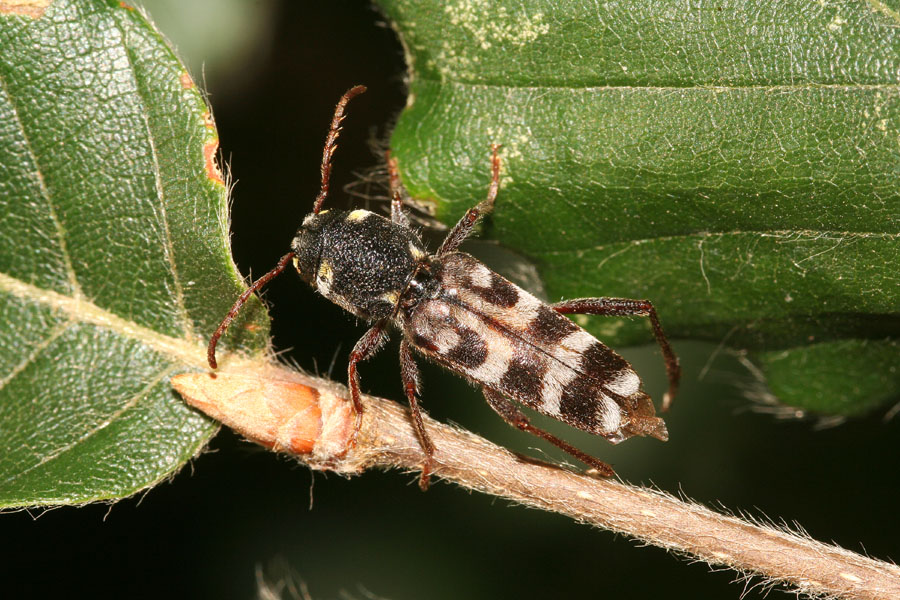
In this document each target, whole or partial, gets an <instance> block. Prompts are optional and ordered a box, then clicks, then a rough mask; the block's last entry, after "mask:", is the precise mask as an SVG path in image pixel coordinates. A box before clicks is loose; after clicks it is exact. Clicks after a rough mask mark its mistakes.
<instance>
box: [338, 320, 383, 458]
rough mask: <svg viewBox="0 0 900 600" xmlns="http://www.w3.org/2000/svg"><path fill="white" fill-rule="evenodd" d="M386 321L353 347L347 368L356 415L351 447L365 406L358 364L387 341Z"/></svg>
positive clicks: (364, 335)
mask: <svg viewBox="0 0 900 600" xmlns="http://www.w3.org/2000/svg"><path fill="white" fill-rule="evenodd" d="M385 324H386V323H385V321H384V320H381V321H378V322H377V323H375V325H373V326H372V327H371V328H370V329H369V330H368V331H367V332H366V333H365V334H363V336H362V337H361V338H359V341H358V342H356V345H355V346H353V351H352V352H350V364H349V366H348V367H347V386H348V387H349V388H350V401H351V402H353V411H354V412H355V413H356V424H355V426H354V428H353V437H352V439H351V440H350V447H352V446H354V445H355V444H356V436H357V434H358V433H359V428H360V426H361V425H362V414H363V405H362V398H361V394H360V391H359V372H358V371H357V370H356V365H357V363H360V362H362V361H364V360H366V359H368V358H371V357H372V355H374V354H375V353H376V352H378V350H379V348H381V346H382V345H383V344H384V342H386V341H387V335H385V333H384V327H385Z"/></svg>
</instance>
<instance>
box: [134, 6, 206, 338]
mask: <svg viewBox="0 0 900 600" xmlns="http://www.w3.org/2000/svg"><path fill="white" fill-rule="evenodd" d="M116 26H117V27H118V29H119V34H120V35H121V39H122V40H123V48H124V53H125V56H126V57H127V59H128V66H129V70H130V73H131V76H132V80H133V82H134V90H135V95H136V96H137V98H138V99H139V100H140V103H141V110H140V114H141V118H142V119H143V121H144V126H145V127H146V132H147V143H148V144H150V156H151V157H152V160H153V180H154V185H155V187H156V197H157V199H158V200H159V210H160V213H161V215H160V219H161V221H162V223H161V224H162V229H163V236H164V238H165V239H164V243H163V253H164V255H165V258H166V262H167V263H168V265H169V270H170V271H171V273H172V281H173V285H174V288H175V289H174V292H175V305H176V306H177V309H178V312H179V314H180V315H181V319H182V326H183V327H184V334H185V337H187V338H192V337H193V334H194V327H193V323H192V321H191V318H190V315H189V313H188V310H187V305H186V303H185V299H184V288H183V287H182V285H181V277H180V276H179V273H178V265H177V263H176V261H175V245H174V244H173V243H172V232H171V230H170V229H169V214H168V211H167V210H166V193H165V188H164V186H163V182H162V179H161V177H160V169H161V167H160V162H159V151H158V150H157V148H156V140H155V138H154V134H153V129H152V127H151V125H150V115H149V112H150V111H149V108H148V104H147V100H146V98H145V97H144V93H143V90H142V89H141V86H140V84H139V83H138V77H137V68H136V67H135V64H134V61H133V60H132V54H131V50H130V49H129V48H128V46H127V45H126V44H124V40H125V37H126V32H125V31H124V29H123V28H122V24H121V23H120V22H119V21H118V20H116Z"/></svg>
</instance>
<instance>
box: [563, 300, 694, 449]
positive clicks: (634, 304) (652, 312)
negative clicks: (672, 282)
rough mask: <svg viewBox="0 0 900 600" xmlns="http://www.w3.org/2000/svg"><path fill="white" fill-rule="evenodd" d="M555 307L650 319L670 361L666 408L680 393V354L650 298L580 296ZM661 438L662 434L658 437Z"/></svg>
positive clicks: (612, 315)
mask: <svg viewBox="0 0 900 600" xmlns="http://www.w3.org/2000/svg"><path fill="white" fill-rule="evenodd" d="M551 308H553V310H555V311H556V312H558V313H561V314H581V315H602V316H607V317H631V316H641V317H648V318H649V319H650V325H651V326H652V327H653V335H655V336H656V342H657V343H658V344H659V348H660V350H662V355H663V359H664V360H665V361H666V375H667V376H668V378H669V390H668V391H667V392H666V394H665V395H664V396H663V400H662V410H663V411H666V410H668V409H669V406H670V405H671V404H672V400H673V399H674V398H675V394H676V393H678V384H679V382H680V381H681V366H680V365H679V364H678V357H677V356H675V351H674V350H672V346H670V345H669V340H668V338H667V337H666V334H665V333H664V332H663V329H662V325H660V324H659V317H658V316H657V315H656V309H655V308H654V307H653V304H651V303H650V301H649V300H632V299H630V298H577V299H574V300H565V301H563V302H559V303H557V304H553V305H551ZM654 437H659V436H654ZM660 439H662V438H660Z"/></svg>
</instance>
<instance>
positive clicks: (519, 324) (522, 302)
mask: <svg viewBox="0 0 900 600" xmlns="http://www.w3.org/2000/svg"><path fill="white" fill-rule="evenodd" d="M517 291H518V292H519V299H518V300H517V301H516V304H515V306H513V307H512V308H511V309H510V310H509V311H507V313H506V315H507V316H506V318H505V319H503V322H504V324H505V325H508V326H510V327H514V328H516V329H527V328H528V326H529V325H531V323H532V322H533V321H534V320H535V319H537V316H538V310H539V309H540V308H541V301H540V300H538V299H537V298H535V297H534V296H532V295H531V294H529V293H527V292H525V291H524V290H517Z"/></svg>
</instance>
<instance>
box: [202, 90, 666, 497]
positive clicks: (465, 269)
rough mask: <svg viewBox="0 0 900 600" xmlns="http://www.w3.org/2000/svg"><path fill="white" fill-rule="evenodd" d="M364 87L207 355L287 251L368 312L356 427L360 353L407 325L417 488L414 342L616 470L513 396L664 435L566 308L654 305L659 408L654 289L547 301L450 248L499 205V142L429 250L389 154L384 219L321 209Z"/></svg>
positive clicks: (644, 310)
mask: <svg viewBox="0 0 900 600" xmlns="http://www.w3.org/2000/svg"><path fill="white" fill-rule="evenodd" d="M365 90H366V88H365V87H364V86H361V85H360V86H356V87H354V88H351V89H350V90H349V91H348V92H347V93H346V94H344V95H343V97H341V99H340V101H339V102H338V104H337V107H336V108H335V111H334V117H333V118H332V120H331V127H330V129H329V131H328V136H327V137H326V138H325V149H324V152H323V155H322V167H321V174H322V184H321V188H320V190H319V194H318V196H317V197H316V200H315V202H314V203H313V210H312V213H310V214H309V215H307V216H306V217H305V218H304V219H303V224H302V225H301V226H300V229H299V230H298V231H297V235H296V237H294V240H293V241H292V242H291V251H290V252H288V253H287V254H285V255H284V256H283V257H282V258H281V260H279V261H278V264H277V266H276V267H275V268H274V269H272V270H271V271H269V272H268V273H266V274H265V275H263V276H262V277H260V278H259V279H258V280H257V281H256V282H255V283H253V284H252V285H251V286H250V288H249V289H248V290H246V291H245V292H244V293H243V294H241V296H240V298H238V300H237V301H236V302H235V304H234V306H233V307H232V308H231V310H230V311H229V312H228V315H227V316H226V317H225V319H224V320H223V321H222V324H221V325H219V327H218V329H216V331H215V333H214V334H213V336H212V338H211V339H210V341H209V351H208V355H207V358H208V360H209V365H210V366H211V367H212V368H213V369H215V368H216V355H215V352H216V343H217V342H218V340H219V337H220V336H221V335H222V334H223V333H224V332H225V329H226V328H227V327H228V324H229V323H230V322H231V321H232V319H234V317H235V315H236V314H237V312H238V311H239V310H240V308H241V306H242V305H243V304H244V303H245V302H246V301H247V298H249V297H250V294H252V293H253V292H255V291H256V290H258V289H260V288H261V287H262V286H263V285H265V284H266V283H267V282H268V281H270V280H271V279H272V278H273V277H275V276H277V275H278V274H279V273H281V272H282V271H284V269H285V268H286V267H287V265H288V263H289V262H293V264H294V267H295V268H296V269H297V272H298V273H299V274H300V277H301V278H302V279H303V280H304V281H305V282H307V283H308V284H310V285H311V286H313V287H314V288H315V289H316V290H318V291H319V293H321V294H322V295H323V296H325V297H326V298H328V299H329V300H331V301H332V302H334V303H336V304H338V305H339V306H341V307H343V308H344V309H346V310H348V311H349V312H351V313H353V314H354V315H356V316H357V317H360V318H362V319H365V320H366V321H368V322H369V323H372V326H371V328H370V329H369V330H368V331H367V332H366V333H365V335H363V336H362V338H361V339H360V340H359V341H358V342H357V344H356V346H355V347H354V348H353V351H352V352H351V353H350V366H349V369H348V384H349V387H350V398H351V400H352V402H353V407H354V409H355V412H356V430H355V431H356V432H358V431H359V427H360V423H361V418H362V410H363V407H362V402H361V401H360V388H359V374H358V373H357V365H358V364H359V363H360V362H362V361H364V360H366V359H368V358H370V357H371V356H372V355H373V354H375V352H376V351H378V349H379V348H381V346H382V345H383V344H384V343H385V342H386V341H387V334H386V331H385V330H386V329H387V328H388V326H390V325H393V326H394V327H396V328H397V329H399V330H400V331H401V332H402V334H403V340H402V341H401V342H400V375H401V378H402V380H403V388H404V390H405V392H406V397H407V399H408V400H409V405H410V409H411V413H412V423H413V426H414V427H415V430H416V433H417V435H418V437H419V440H420V442H421V444H422V449H423V450H424V452H425V461H424V464H423V466H422V476H421V479H420V480H419V486H420V487H421V488H422V489H423V490H424V489H427V487H428V483H429V478H430V474H431V470H432V461H433V456H434V445H433V444H432V442H431V438H430V437H429V436H428V432H427V431H426V430H425V426H424V424H423V422H422V414H421V411H420V409H419V403H418V399H417V394H418V390H419V375H418V369H417V367H416V363H415V360H414V359H413V354H412V352H411V350H416V351H417V352H419V353H420V354H423V355H424V356H426V357H427V358H430V359H432V360H433V361H435V362H437V363H439V364H441V365H443V366H445V367H447V368H448V369H450V370H451V371H454V372H456V373H458V374H460V375H462V376H464V377H466V378H467V379H468V380H469V381H471V382H472V383H474V384H475V385H478V386H480V387H481V388H482V390H483V392H484V396H485V398H486V399H487V402H488V404H490V406H491V408H493V409H494V410H495V411H497V413H498V414H499V415H500V416H501V417H503V419H504V420H505V421H506V422H507V423H509V424H510V425H512V426H514V427H517V428H519V429H521V430H522V431H527V432H529V433H531V434H534V435H536V436H538V437H541V438H543V439H545V440H547V441H548V442H551V443H552V444H555V445H556V446H558V447H560V448H562V449H563V450H565V451H566V452H568V453H569V454H571V455H572V456H574V457H575V458H577V459H578V460H580V461H582V462H584V463H585V464H587V465H590V466H591V467H593V469H595V470H596V471H597V472H598V473H599V474H601V475H604V476H611V475H613V470H612V468H611V467H610V466H609V465H607V464H606V463H604V462H602V461H600V460H598V459H596V458H594V457H593V456H590V455H588V454H586V453H584V452H582V451H581V450H578V449H577V448H575V447H573V446H572V445H570V444H568V443H566V442H564V441H562V440H560V439H559V438H557V437H555V436H553V435H551V434H549V433H547V432H546V431H543V430H541V429H538V428H537V427H535V426H534V425H532V424H531V422H530V421H529V420H528V418H527V417H526V416H525V415H524V414H523V413H522V411H521V410H519V408H518V407H517V406H516V404H515V403H516V402H517V403H519V404H524V405H525V406H528V407H530V408H532V409H534V410H536V411H537V412H539V413H543V414H545V415H547V416H549V417H552V418H554V419H557V420H560V421H562V422H564V423H567V424H569V425H571V426H573V427H576V428H578V429H581V430H583V431H588V432H590V433H594V434H597V435H600V436H603V437H604V438H606V439H607V440H609V441H610V442H612V443H614V444H617V443H619V442H621V441H623V440H625V439H628V438H629V437H631V436H634V435H649V436H653V437H655V438H657V439H660V440H663V441H665V440H666V439H667V438H668V432H667V431H666V426H665V423H663V420H662V419H660V418H659V417H657V416H656V412H655V410H654V408H653V403H652V402H651V400H650V397H649V396H648V395H647V394H646V393H644V391H643V389H642V383H641V380H640V378H639V377H638V375H637V374H636V373H635V372H634V370H633V369H632V368H631V365H629V364H628V363H627V362H626V361H625V360H624V359H623V358H622V357H620V356H619V355H618V354H616V353H615V352H613V351H612V350H610V349H609V348H607V347H606V346H604V345H603V344H601V343H600V342H599V341H597V339H596V338H594V337H593V336H592V335H591V334H589V333H588V332H587V331H585V330H584V329H582V328H581V327H579V326H577V325H576V324H575V323H573V322H572V321H571V320H569V319H567V318H566V317H564V316H563V315H564V314H570V313H581V314H594V315H612V316H627V315H641V316H647V317H649V318H650V324H651V325H652V327H653V333H654V334H655V336H656V340H657V342H658V343H659V346H660V348H661V349H662V354H663V357H664V359H665V363H666V371H667V374H668V378H669V390H668V392H667V393H666V395H665V396H664V397H663V407H664V408H665V407H667V406H668V404H669V402H670V401H671V399H672V398H673V397H674V396H675V392H676V390H677V388H678V381H679V378H680V374H681V371H680V367H679V365H678V359H677V357H676V356H675V353H674V352H673V351H672V348H671V347H670V346H669V342H668V341H667V340H666V336H665V334H664V333H663V330H662V327H661V326H660V324H659V319H658V318H657V316H656V310H655V309H654V308H653V305H652V304H650V302H648V301H646V300H629V299H624V298H581V299H577V300H566V301H564V302H560V303H558V304H551V305H548V304H544V303H543V302H541V301H540V300H538V299H537V298H535V297H534V296H532V295H531V294H529V293H528V292H526V291H525V290H523V289H521V288H519V287H517V286H515V285H513V284H512V283H510V282H509V281H507V280H506V279H504V278H503V277H501V276H500V275H498V274H497V273H494V272H493V271H491V270H490V269H488V268H487V267H486V266H484V265H483V264H482V263H481V262H479V261H478V260H476V259H475V258H473V257H471V256H469V255H468V254H465V253H463V252H458V251H457V248H458V247H459V245H460V244H461V243H462V241H463V240H465V239H466V237H468V236H469V234H470V233H471V232H472V228H473V227H474V226H475V224H476V222H477V221H478V219H479V218H480V217H481V216H482V215H485V214H487V213H489V212H490V211H491V209H492V208H493V206H494V200H495V199H496V197H497V192H498V190H499V187H500V157H499V156H498V148H499V146H497V145H494V146H493V147H492V156H491V184H490V187H489V188H488V195H487V198H486V199H485V200H483V201H482V202H481V203H479V204H478V205H477V206H475V207H474V208H471V209H469V211H468V212H467V213H466V214H465V216H464V217H463V218H462V219H460V221H459V222H458V223H457V224H456V226H455V227H454V228H453V229H452V230H451V231H450V233H449V234H448V235H447V237H446V239H444V242H443V243H442V244H441V246H440V248H438V251H437V252H436V253H435V254H428V253H427V252H426V250H425V247H424V245H423V244H422V241H421V240H420V239H419V236H418V235H417V234H416V232H415V231H413V229H412V228H411V227H410V225H409V220H408V218H407V216H406V215H405V214H404V213H403V210H402V202H401V192H400V181H399V176H398V174H397V165H396V161H395V160H393V159H392V158H391V157H390V156H389V157H388V170H389V174H390V186H391V192H392V193H391V197H392V201H391V218H390V220H388V219H387V218H385V217H382V216H379V215H376V214H374V213H371V212H369V211H366V210H353V211H349V212H344V211H340V212H339V211H329V210H322V203H323V202H324V201H325V197H326V196H327V195H328V185H329V180H330V175H331V159H332V156H333V155H334V151H335V149H336V148H337V144H336V142H337V137H338V134H339V133H340V130H341V122H342V121H343V119H344V109H345V107H346V105H347V103H348V102H349V101H350V100H351V99H352V98H353V97H355V96H357V95H359V94H361V93H362V92H364V91H365ZM354 435H355V434H354Z"/></svg>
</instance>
